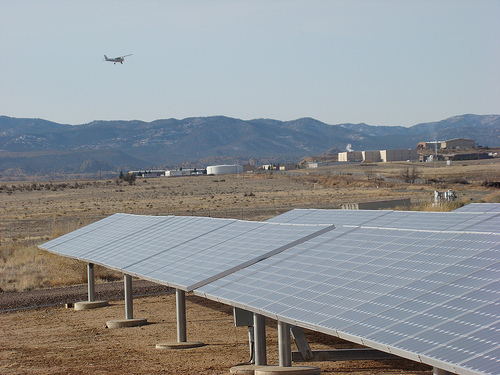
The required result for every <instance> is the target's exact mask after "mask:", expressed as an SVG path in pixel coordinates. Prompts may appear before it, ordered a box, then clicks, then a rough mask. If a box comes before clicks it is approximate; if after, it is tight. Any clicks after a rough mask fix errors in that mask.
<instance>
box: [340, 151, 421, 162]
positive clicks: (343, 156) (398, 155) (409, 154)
mask: <svg viewBox="0 0 500 375" xmlns="http://www.w3.org/2000/svg"><path fill="white" fill-rule="evenodd" d="M417 159H418V155H417V149H416V148H410V149H408V150H378V151H346V152H339V161H344V162H345V161H350V162H362V161H365V162H374V163H375V162H384V163H385V162H388V161H404V160H417Z"/></svg>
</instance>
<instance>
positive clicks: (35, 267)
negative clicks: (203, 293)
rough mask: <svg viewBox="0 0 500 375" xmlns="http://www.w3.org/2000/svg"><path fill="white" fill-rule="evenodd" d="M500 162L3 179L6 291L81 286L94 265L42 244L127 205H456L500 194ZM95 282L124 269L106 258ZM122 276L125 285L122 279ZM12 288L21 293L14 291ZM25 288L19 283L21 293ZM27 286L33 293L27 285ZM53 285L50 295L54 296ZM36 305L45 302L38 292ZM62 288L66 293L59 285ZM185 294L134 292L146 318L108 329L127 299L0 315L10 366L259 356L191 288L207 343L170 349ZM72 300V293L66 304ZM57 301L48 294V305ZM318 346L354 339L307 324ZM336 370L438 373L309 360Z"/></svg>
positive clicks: (193, 367)
mask: <svg viewBox="0 0 500 375" xmlns="http://www.w3.org/2000/svg"><path fill="white" fill-rule="evenodd" d="M499 161H500V160H497V159H494V160H487V161H475V162H464V163H460V164H459V163H455V164H454V165H452V166H446V165H445V164H444V163H443V164H435V165H431V164H427V163H426V164H423V163H411V164H410V166H413V165H415V166H416V167H417V168H418V169H419V171H421V173H422V175H421V177H422V178H423V179H428V180H433V181H436V182H433V183H426V184H407V183H401V182H395V181H394V180H391V179H397V178H398V177H399V174H400V171H401V169H402V168H404V167H405V166H407V165H408V164H407V163H386V164H382V163H379V164H371V165H356V164H352V165H349V164H348V165H343V166H332V167H323V168H319V169H318V170H298V171H293V172H290V173H279V172H273V173H270V172H268V173H263V174H251V175H239V176H234V175H233V176H198V177H179V178H162V179H149V180H137V181H136V183H135V185H128V184H125V183H119V184H117V183H116V182H115V181H114V180H102V181H92V180H72V181H57V182H54V181H53V182H46V181H44V182H33V183H32V182H30V183H27V182H18V183H12V182H9V183H3V184H0V217H1V218H2V221H1V227H0V236H1V237H0V288H1V289H2V290H3V291H4V292H3V293H2V292H1V291H0V299H2V298H3V299H4V300H6V299H7V294H8V297H9V298H13V299H15V295H17V294H19V295H21V294H22V295H24V296H27V295H28V294H29V293H33V292H29V291H30V290H33V289H37V288H53V287H55V286H63V285H74V284H82V283H85V281H86V265H85V264H83V263H81V262H78V261H74V260H69V259H66V258H62V257H58V256H56V255H53V254H48V253H47V252H43V251H41V250H38V248H37V247H36V245H37V244H40V243H42V242H44V241H46V240H48V239H51V238H54V237H57V236H59V235H61V234H64V233H66V232H68V231H71V230H74V229H77V228H79V227H81V226H83V225H86V224H88V223H91V222H93V221H95V220H98V219H100V218H103V217H105V216H107V215H110V214H113V213H116V212H125V213H136V214H149V215H168V214H176V215H199V216H213V217H232V218H238V219H247V220H265V219H268V218H270V217H273V216H275V215H277V214H280V213H282V212H285V211H287V210H289V209H292V208H338V207H339V205H340V204H341V203H346V202H361V201H370V200H387V199H392V198H410V199H411V201H412V207H410V209H439V210H450V209H453V208H454V207H457V206H459V205H462V204H466V203H469V202H471V201H492V202H499V201H500V191H499V189H497V188H493V187H485V186H484V184H483V183H484V182H485V181H487V182H495V181H497V182H498V181H500V163H499ZM449 188H451V189H453V190H454V191H456V193H457V195H458V202H457V203H456V204H454V205H448V206H442V207H432V206H431V205H430V202H431V199H432V196H433V192H434V190H438V191H444V190H447V189H449ZM96 277H97V278H98V284H97V286H96V291H97V292H98V293H99V290H100V288H101V289H102V288H104V286H106V287H107V286H109V285H110V283H108V281H113V280H119V279H120V278H121V275H120V274H118V273H116V272H112V271H109V270H106V269H103V268H102V267H96ZM120 284H121V283H120ZM5 291H12V292H5ZM16 291H18V292H16ZM22 291H25V292H22ZM53 291H54V289H51V292H50V293H49V292H47V293H45V295H46V296H47V298H46V300H47V301H48V299H49V295H50V298H53V294H54V293H53ZM36 293H37V294H36V295H37V297H36V298H37V300H36V301H37V302H36V303H37V304H43V303H44V293H43V290H36ZM55 293H56V294H57V293H58V292H55ZM174 299H175V297H174V295H172V294H162V295H157V296H149V297H141V298H136V299H135V300H134V311H135V314H134V315H135V316H136V317H144V318H147V319H148V321H149V323H150V324H148V325H147V326H144V327H136V328H125V329H116V330H111V329H106V328H105V322H106V321H107V320H110V319H120V318H122V317H123V316H124V302H123V300H120V299H118V300H117V299H115V300H112V303H111V306H109V307H106V308H102V309H97V310H88V311H74V310H72V309H64V308H63V307H62V306H61V305H59V306H52V307H44V308H37V309H24V310H17V311H10V312H2V313H0V327H1V331H0V332H1V333H0V334H1V336H2V340H1V343H0V373H2V374H68V373H70V374H123V373H128V374H228V373H229V369H230V367H231V366H234V365H235V364H238V363H241V362H245V361H247V360H248V358H249V351H248V336H247V330H246V328H235V327H234V326H233V323H232V316H231V308H230V307H228V306H225V305H221V304H217V303H215V302H211V301H207V300H203V299H201V298H198V297H195V296H193V295H191V294H188V296H187V321H188V322H187V323H188V325H187V328H188V339H189V340H197V341H203V342H205V343H207V344H208V345H207V346H204V347H202V348H197V349H189V350H182V351H168V350H167V351H160V350H156V349H155V348H154V345H155V344H156V343H158V342H160V341H169V340H170V341H175V339H176V337H175V335H176V333H175V324H176V323H175V304H174ZM67 302H73V301H67ZM46 303H48V302H46ZM276 331H277V330H276V325H275V322H272V321H268V330H267V344H268V362H269V363H270V364H276V363H277V362H278V353H277V332H276ZM308 339H309V341H310V344H311V347H312V348H313V349H325V348H348V347H355V345H354V344H350V343H347V342H345V341H342V340H339V339H337V338H333V337H328V336H325V335H321V334H318V333H314V332H308ZM310 365H316V366H318V367H321V369H322V372H323V373H326V374H328V373H331V374H355V375H368V374H406V375H410V374H415V375H417V374H418V375H424V374H425V375H430V374H431V373H432V371H431V369H430V368H429V367H428V366H424V365H419V364H417V363H414V362H411V361H406V360H387V361H359V362H345V361H344V362H323V363H319V364H310Z"/></svg>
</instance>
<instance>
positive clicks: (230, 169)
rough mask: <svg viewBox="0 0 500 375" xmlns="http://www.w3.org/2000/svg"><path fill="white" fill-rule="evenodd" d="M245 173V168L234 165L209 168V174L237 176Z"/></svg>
mask: <svg viewBox="0 0 500 375" xmlns="http://www.w3.org/2000/svg"><path fill="white" fill-rule="evenodd" d="M237 173H243V166H242V165H239V164H234V165H209V166H208V167H207V174H237Z"/></svg>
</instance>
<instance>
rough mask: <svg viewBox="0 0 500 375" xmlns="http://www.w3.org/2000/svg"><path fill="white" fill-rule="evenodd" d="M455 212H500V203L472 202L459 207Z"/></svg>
mask: <svg viewBox="0 0 500 375" xmlns="http://www.w3.org/2000/svg"><path fill="white" fill-rule="evenodd" d="M453 212H479V213H484V212H496V213H500V203H471V204H468V205H466V206H462V207H460V208H457V209H456V210H454V211H453Z"/></svg>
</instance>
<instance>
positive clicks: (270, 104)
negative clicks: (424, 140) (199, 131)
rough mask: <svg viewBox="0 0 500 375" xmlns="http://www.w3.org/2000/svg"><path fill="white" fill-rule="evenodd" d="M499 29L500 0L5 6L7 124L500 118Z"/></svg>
mask: <svg viewBox="0 0 500 375" xmlns="http://www.w3.org/2000/svg"><path fill="white" fill-rule="evenodd" d="M499 20H500V1H499V0H469V1H465V0H453V1H451V0H440V1H435V0H432V1H427V0H418V1H417V0H414V1H409V0H408V1H406V0H376V1H375V0H314V1H311V0H210V1H207V0H182V1H181V0H178V1H169V0H141V1H131V0H117V1H115V0H86V1H67V0H44V1H39V0H0V115H5V116H10V117H20V118H43V119H45V120H49V121H54V122H58V123H63V124H72V125H78V124H84V123H88V122H91V121H94V120H141V121H148V122H149V121H154V120H156V119H166V118H177V119H183V118H186V117H197V116H216V115H223V116H229V117H235V118H240V119H243V120H250V119H256V118H270V119H276V120H281V121H288V120H294V119H298V118H302V117H312V118H315V119H317V120H319V121H322V122H325V123H327V124H332V125H333V124H341V123H367V124H370V125H388V126H395V125H399V126H412V125H415V124H418V123H423V122H432V121H440V120H443V119H445V118H448V117H451V116H455V115H461V114H466V113H472V114H479V115H482V114H500V70H499V69H500V22H499ZM104 54H106V55H107V56H108V57H116V56H121V55H126V54H133V55H132V56H129V57H127V58H126V59H125V63H124V64H123V65H122V64H113V63H109V62H104V61H103V57H104Z"/></svg>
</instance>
